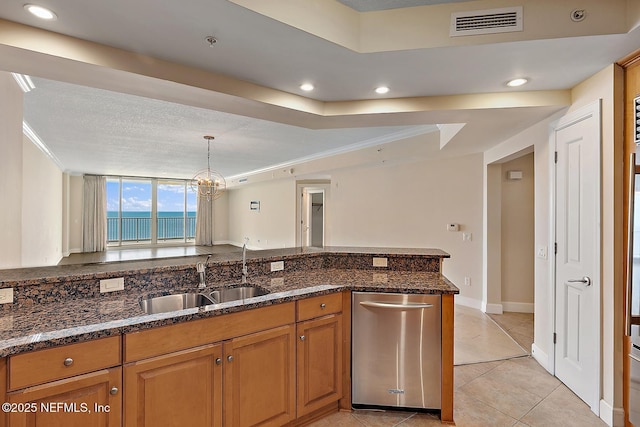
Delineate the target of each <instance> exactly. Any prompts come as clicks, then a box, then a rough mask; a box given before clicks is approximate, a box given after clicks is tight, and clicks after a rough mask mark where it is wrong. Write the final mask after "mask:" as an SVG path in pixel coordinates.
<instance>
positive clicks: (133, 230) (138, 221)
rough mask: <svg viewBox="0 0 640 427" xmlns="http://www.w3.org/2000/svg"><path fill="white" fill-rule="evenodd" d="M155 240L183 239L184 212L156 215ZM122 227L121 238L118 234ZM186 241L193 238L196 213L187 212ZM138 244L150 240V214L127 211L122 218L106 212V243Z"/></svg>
mask: <svg viewBox="0 0 640 427" xmlns="http://www.w3.org/2000/svg"><path fill="white" fill-rule="evenodd" d="M157 218H158V221H157V222H158V224H157V236H156V238H157V240H177V239H184V238H185V219H184V212H172V211H161V212H158V213H157ZM120 227H122V238H121V239H120V238H119V237H118V236H119V234H120ZM186 229H187V230H186V231H187V236H186V238H187V239H192V238H194V237H195V232H196V212H194V211H192V212H187V219H186ZM119 240H121V241H123V242H138V241H150V240H151V212H149V211H127V212H122V216H119V213H118V212H116V211H107V241H109V242H117V241H119Z"/></svg>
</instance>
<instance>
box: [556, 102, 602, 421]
mask: <svg viewBox="0 0 640 427" xmlns="http://www.w3.org/2000/svg"><path fill="white" fill-rule="evenodd" d="M601 111H602V99H598V100H597V101H594V102H592V103H590V104H587V105H585V106H584V107H582V108H580V109H578V110H576V111H573V112H570V113H568V114H566V115H565V116H563V117H561V118H560V119H558V120H557V121H555V122H554V123H552V124H551V125H550V133H549V148H550V149H549V161H550V165H551V174H550V175H551V176H550V180H549V181H550V183H549V184H550V194H551V200H550V203H549V208H550V212H549V214H550V218H551V221H549V242H551V243H552V244H555V243H556V241H557V240H556V229H557V227H556V221H557V191H556V190H557V187H556V186H557V164H556V161H555V153H556V151H557V144H556V133H557V131H559V130H562V129H564V128H566V127H568V126H571V125H573V124H576V123H578V122H580V121H582V120H585V119H588V118H589V117H596V119H597V123H596V126H597V129H598V139H599V143H598V169H597V172H598V176H599V179H598V180H597V188H596V192H597V195H598V196H597V197H598V207H599V208H598V209H597V211H596V214H595V215H596V222H597V224H598V232H597V233H596V236H595V239H594V246H595V248H594V250H595V253H596V257H595V258H596V259H598V262H597V263H596V264H595V266H594V274H593V276H594V278H593V284H592V286H594V291H595V292H594V295H595V301H594V304H593V306H594V307H595V308H596V310H595V313H593V314H594V315H597V317H598V319H597V324H598V330H597V333H596V334H595V340H596V343H595V344H596V345H595V347H596V348H597V352H596V359H597V363H596V371H597V377H598V381H597V391H596V392H595V393H596V394H597V396H598V397H597V402H592V403H587V404H588V405H589V406H590V407H591V411H592V412H594V413H595V414H596V415H598V416H599V414H600V401H601V400H602V384H601V383H602V366H601V364H602V348H601V346H602V339H601V338H602V309H601V307H600V305H601V300H602V298H601V290H602V271H601V263H602V251H601V246H602V194H601V191H602V189H601V187H602V183H601V181H602V118H601V114H602V113H601ZM556 279H557V274H556V254H555V251H554V254H553V259H552V262H551V263H550V267H549V297H550V302H551V307H553V309H552V310H551V313H550V314H551V319H550V320H551V323H550V324H551V325H553V328H552V329H553V330H552V333H551V334H550V336H549V341H548V345H549V347H548V348H550V349H552V352H553V354H552V355H550V357H549V358H548V370H549V372H551V373H552V374H553V375H554V376H555V375H556V344H555V342H554V335H555V334H556V333H557V330H556V327H557V325H556V315H557V310H558V307H557V301H556V288H557V286H556ZM585 403H586V402H585ZM592 404H593V405H594V406H592Z"/></svg>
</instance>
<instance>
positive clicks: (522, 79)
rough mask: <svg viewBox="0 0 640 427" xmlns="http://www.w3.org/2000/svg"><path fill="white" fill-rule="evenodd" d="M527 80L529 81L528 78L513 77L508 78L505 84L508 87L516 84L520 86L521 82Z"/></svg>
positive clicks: (523, 82)
mask: <svg viewBox="0 0 640 427" xmlns="http://www.w3.org/2000/svg"><path fill="white" fill-rule="evenodd" d="M528 81H529V80H528V79H524V78H519V79H513V80H509V81H508V82H507V86H509V87H518V86H522V85H523V84H525V83H527V82H528Z"/></svg>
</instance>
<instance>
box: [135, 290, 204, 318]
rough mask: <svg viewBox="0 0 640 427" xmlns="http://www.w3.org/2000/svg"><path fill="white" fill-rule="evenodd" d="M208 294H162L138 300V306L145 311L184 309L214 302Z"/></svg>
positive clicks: (164, 311)
mask: <svg viewBox="0 0 640 427" xmlns="http://www.w3.org/2000/svg"><path fill="white" fill-rule="evenodd" d="M215 303H216V302H215V301H214V300H212V299H211V298H210V297H209V296H208V295H205V294H195V293H185V294H175V295H164V296H161V297H153V298H145V299H143V300H140V307H142V310H144V312H145V313H148V314H155V313H166V312H168V311H177V310H184V309H185V308H194V307H202V306H204V305H210V304H215Z"/></svg>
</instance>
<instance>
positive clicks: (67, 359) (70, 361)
mask: <svg viewBox="0 0 640 427" xmlns="http://www.w3.org/2000/svg"><path fill="white" fill-rule="evenodd" d="M62 363H64V366H71V365H73V359H72V358H70V357H67V358H66V359H64V362H62Z"/></svg>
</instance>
